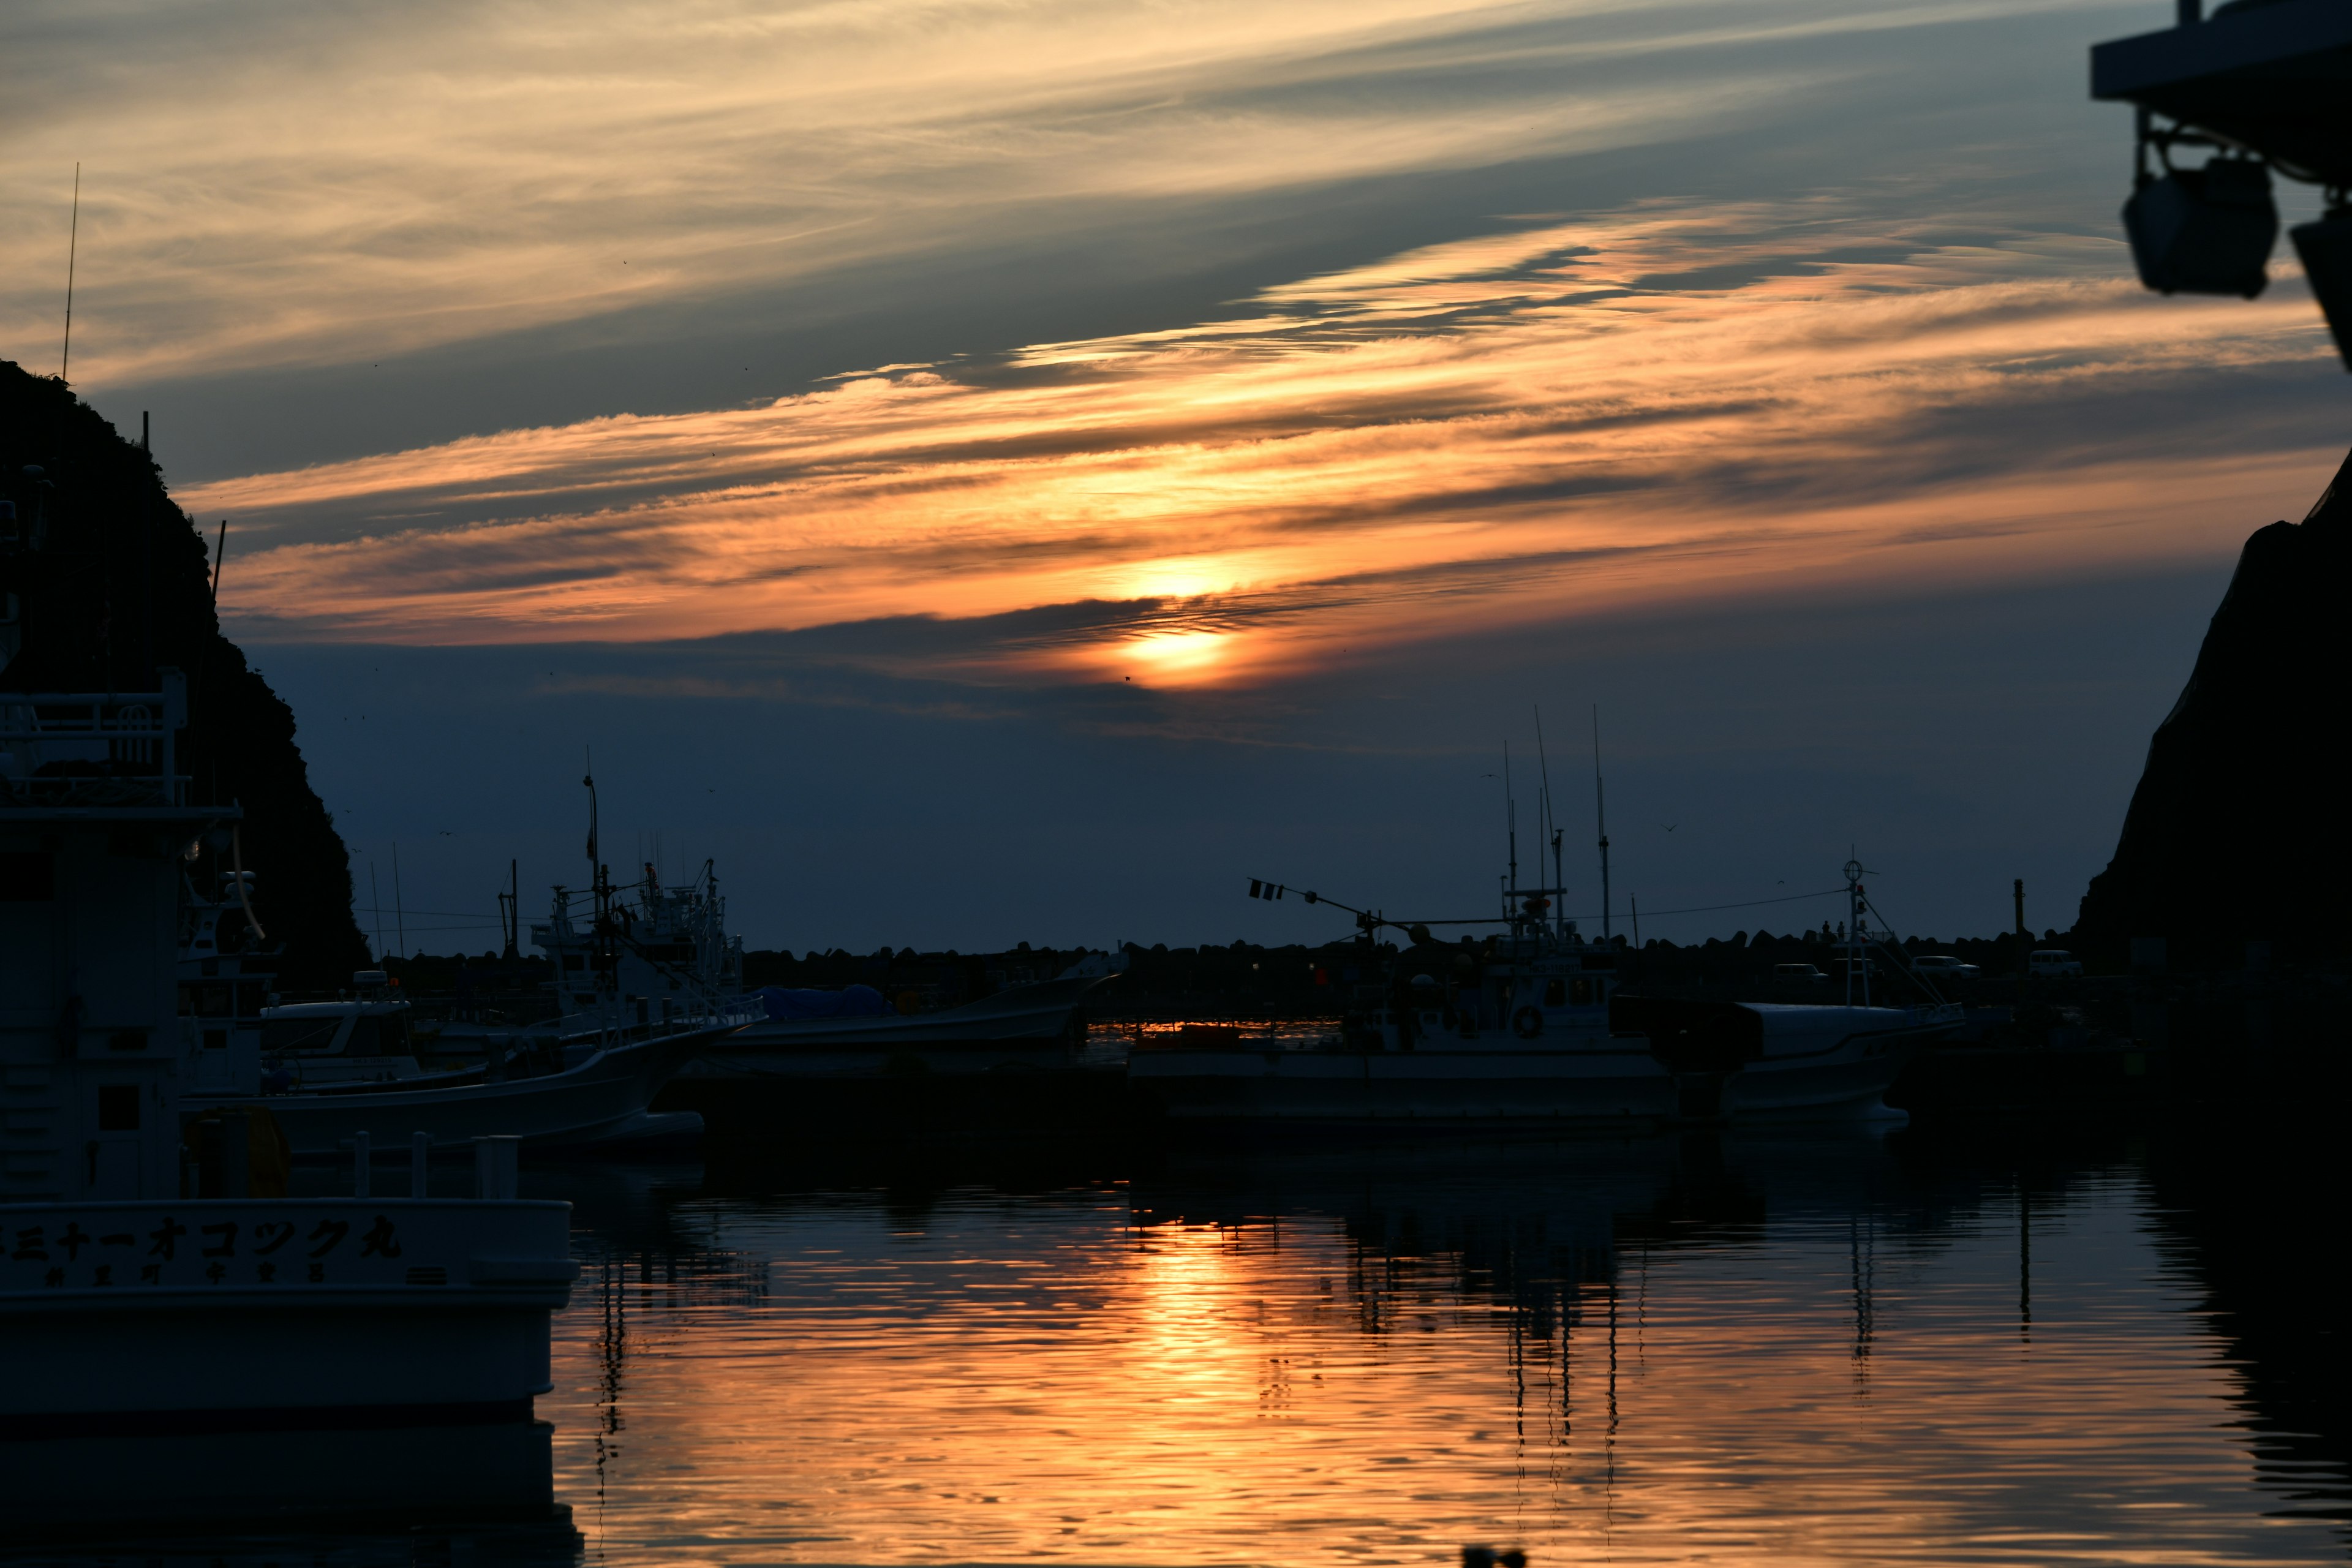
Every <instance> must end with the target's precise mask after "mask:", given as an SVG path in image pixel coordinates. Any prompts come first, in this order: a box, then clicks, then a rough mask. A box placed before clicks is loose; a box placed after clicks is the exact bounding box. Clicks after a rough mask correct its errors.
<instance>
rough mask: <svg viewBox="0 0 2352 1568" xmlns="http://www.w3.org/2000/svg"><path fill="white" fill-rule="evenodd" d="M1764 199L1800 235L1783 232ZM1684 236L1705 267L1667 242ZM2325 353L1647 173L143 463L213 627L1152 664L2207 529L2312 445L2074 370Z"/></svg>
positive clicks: (2265, 491) (2111, 277)
mask: <svg viewBox="0 0 2352 1568" xmlns="http://www.w3.org/2000/svg"><path fill="white" fill-rule="evenodd" d="M1792 226H1799V227H1801V229H1802V230H1803V236H1802V237H1803V240H1804V243H1805V245H1806V247H1808V251H1809V253H1810V254H1811V255H1814V256H1817V257H1822V258H1824V259H1820V260H1815V261H1807V262H1802V263H1792V262H1790V261H1789V260H1788V259H1787V258H1786V257H1785V255H1784V254H1783V253H1784V252H1785V250H1786V247H1787V246H1788V244H1789V240H1788V234H1789V231H1790V229H1791V227H1792ZM1843 253H1854V254H1857V255H1864V257H1865V258H1864V259H1856V260H1852V261H1846V260H1840V259H1838V258H1839V256H1840V255H1841V254H1843ZM1889 255H1895V256H1898V257H1899V259H1886V257H1887V256H1889ZM1702 266H1703V267H1706V268H1710V269H1713V270H1714V271H1715V272H1718V273H1725V274H1727V275H1738V274H1742V272H1743V269H1745V275H1744V276H1733V277H1732V278H1731V280H1729V281H1727V282H1724V283H1722V284H1721V285H1720V286H1715V287H1684V286H1676V285H1674V284H1673V283H1672V281H1671V278H1672V275H1675V274H1677V273H1684V272H1687V271H1688V270H1690V269H1692V268H1696V267H1702ZM1661 278H1665V279H1669V281H1668V282H1667V283H1666V284H1664V285H1661V284H1660V283H1659V282H1657V281H1655V280H1656V279H1661ZM2282 294H2285V295H2288V296H2289V297H2284V298H2283V297H2280V296H2281V295H2282ZM2331 352H2332V351H2331V350H2330V348H2329V346H2328V344H2327V342H2326V336H2325V332H2324V330H2323V329H2322V328H2321V326H2320V324H2319V322H2318V320H2317V317H2316V313H2315V311H2313V310H2311V309H2310V306H2309V304H2308V302H2307V300H2302V299H2300V298H2295V297H2292V293H2291V291H2288V290H2280V291H2278V292H2276V293H2274V294H2273V296H2272V297H2270V298H2267V299H2265V300H2262V301H2260V302H2257V303H2252V304H2248V303H2246V302H2243V301H2239V300H2210V301H2201V302H2196V301H2188V300H2169V301H2166V300H2155V299H2153V298H2151V297H2147V296H2145V295H2143V294H2142V293H2141V292H2140V291H2139V290H2138V289H2137V284H2135V283H2133V282H2132V281H2130V280H2129V279H2128V278H2127V276H2126V275H2125V272H2124V269H2123V258H2122V255H2121V247H2120V246H2119V245H2117V244H2116V243H2113V242H2109V241H2105V240H2089V239H2084V238H2080V237H2070V236H2063V235H2046V234H2042V235H2037V234H2029V233H2018V234H2011V235H2009V236H2006V237H2000V238H1998V239H1996V240H1994V241H1992V242H1990V243H1988V242H1984V241H1981V240H1979V241H1978V242H1976V243H1970V244H1956V243H1949V242H1942V241H1938V240H1937V238H1936V237H1934V236H1932V235H1926V234H1917V235H1913V234H1906V233H1903V232H1901V231H1895V232H1892V233H1890V232H1887V231H1885V230H1884V229H1879V228H1874V227H1872V226H1869V225H1867V224H1865V223H1864V221H1863V220H1862V219H1860V218H1859V217H1855V216H1852V215H1850V214H1849V213H1847V212H1845V211H1843V210H1842V209H1841V208H1840V207H1838V206H1837V205H1836V204H1832V203H1826V202H1824V203H1822V204H1818V205H1815V206H1812V207H1807V208H1804V209H1801V210H1799V211H1797V212H1794V213H1791V212H1790V211H1788V210H1778V209H1767V208H1762V207H1758V208H1753V209H1726V208H1722V207H1714V208H1709V209H1706V210H1705V211H1694V210H1689V209H1685V208H1679V207H1672V206H1665V205H1654V206H1644V207H1639V208H1635V209H1633V210H1631V211H1629V212H1626V213H1623V214H1621V215H1618V216H1616V217H1614V218H1612V219H1608V220H1604V221H1596V222H1591V223H1577V224H1554V225H1549V226H1536V227H1530V228H1528V229H1525V230H1523V231H1520V232H1516V233H1512V234H1508V235H1503V236H1496V237H1485V238H1480V239H1475V240H1469V241H1464V242H1461V243H1458V244H1453V245H1446V246H1440V247H1432V248H1429V249H1425V250H1421V251H1417V252H1413V253H1411V254H1408V255H1404V256H1400V257H1395V258H1388V259H1386V260H1383V261H1381V262H1379V263H1377V264H1374V265H1372V266H1369V267H1366V268H1361V269H1358V270H1353V271H1349V272H1343V273H1339V274H1334V275H1330V276H1326V277H1321V278H1316V279H1306V280H1302V281H1300V282H1298V283H1297V284H1294V285H1289V286H1286V287H1283V288H1278V289H1271V290H1268V291H1267V292H1266V293H1265V294H1264V295H1263V296H1261V297H1259V298H1258V299H1255V300H1252V301H1249V308H1248V309H1247V310H1245V311H1244V312H1242V313H1240V314H1237V315H1235V316H1234V318H1232V319H1230V320H1225V321H1211V322H1205V323H1202V324H1200V325H1198V326H1195V327H1192V328H1189V329H1183V330H1173V331H1155V332H1150V333H1144V334H1138V335H1135V336H1131V337H1118V338H1110V339H1102V340H1094V341H1088V342H1067V343H1054V344H1044V345H1038V346H1035V347H1034V348H1031V349H1028V350H1026V351H1024V352H1022V353H1019V354H1016V355H1014V356H1013V357H1012V358H1011V360H1010V361H1009V363H1005V364H1003V365H1000V366H995V367H988V368H987V369H986V370H985V371H984V372H983V371H982V370H981V369H978V368H975V369H973V370H970V371H963V372H959V371H957V370H956V369H954V368H953V367H945V368H933V369H918V370H906V371H899V372H897V373H894V374H876V375H871V376H865V377H860V378H856V379H852V380H849V381H846V382H845V383H843V384H840V385H838V386H835V387H834V388H831V389H828V390H825V391H822V392H818V393H814V394H811V395H804V396H798V397H791V398H785V399H782V400H779V401H777V402H774V403H772V404H766V405H758V406H753V407H745V408H735V409H727V410H719V411H714V412H709V413H700V414H688V415H678V416H659V417H635V416H619V417H614V418H608V419H599V420H594V421H590V422H587V423H584V424H581V425H576V426H564V427H560V428H551V429H537V430H520V431H509V432H505V433H501V434H499V435H495V436H486V437H477V438H473V439H468V440H464V441H457V442H453V443H450V444H448V445H446V446H442V447H432V448H428V449H425V450H418V451H410V452H399V453H391V454H386V455H383V456H381V457H374V458H363V459H360V460H356V461H352V462H345V463H339V464H332V465H326V466H321V467H319V468H304V469H299V470H294V471H289V472H284V473H275V474H262V475H255V476H251V477H248V478H243V479H233V480H226V481H222V482H218V483H215V484H211V485H206V486H204V487H201V488H199V489H194V490H193V491H189V492H186V493H184V495H183V497H182V499H183V500H184V502H185V503H186V504H188V505H190V506H191V507H193V508H194V510H198V511H199V512H204V513H216V512H226V513H229V514H232V515H234V516H235V517H236V519H237V520H238V528H239V530H240V531H241V532H243V533H244V534H245V536H246V537H247V538H248V539H251V538H254V537H255V536H256V535H258V536H259V539H260V540H261V541H262V542H264V545H265V547H264V548H263V549H262V550H261V551H260V552H258V553H256V554H251V555H247V556H245V557H243V558H242V559H241V560H240V561H239V563H238V566H237V570H236V571H235V572H232V573H231V574H229V582H228V587H227V592H226V598H227V602H228V605H229V607H230V609H231V610H232V612H233V613H234V614H235V615H236V616H238V617H239V618H240V620H241V621H243V622H244V623H245V625H246V626H247V635H272V634H273V633H274V634H275V635H283V636H302V637H350V638H365V639H389V640H400V641H508V640H530V639H553V638H578V637H608V638H625V639H626V638H653V637H691V636H698V635H705V634H710V633H718V632H727V631H742V630H751V629H771V628H790V627H805V626H818V625H824V624H829V623H835V622H841V621H850V620H859V619H866V618H872V617H877V616H901V615H908V614H918V615H935V616H982V615H992V614H999V613H1003V612H1006V611H1012V610H1018V609H1023V608H1027V607H1031V606H1036V605H1052V604H1062V603H1070V602H1075V601H1082V600H1090V599H1091V600H1142V599H1149V600H1155V601H1159V602H1160V604H1161V608H1160V610H1159V611H1157V612H1155V613H1154V618H1152V619H1151V620H1150V621H1149V622H1148V623H1145V624H1139V625H1138V626H1136V627H1135V628H1133V629H1132V630H1131V631H1129V632H1127V633H1122V634H1119V635H1117V636H1110V637H1094V638H1093V639H1092V640H1085V641H1081V642H1080V643H1078V644H1076V646H1052V647H1031V648H1028V649H1024V650H1019V651H1018V652H1017V653H1014V652H1008V653H1007V654H1006V655H1005V656H1004V658H1003V660H1002V661H1000V662H999V664H998V665H997V666H996V667H995V668H996V671H997V673H999V674H1014V675H1018V676H1019V677H1021V678H1023V679H1034V678H1037V677H1040V676H1045V677H1046V678H1053V677H1054V672H1055V671H1057V670H1058V671H1061V672H1063V675H1064V676H1065V677H1066V678H1072V679H1098V678H1100V677H1101V676H1102V674H1103V673H1104V672H1106V671H1108V672H1111V673H1113V674H1114V675H1117V676H1126V677H1131V678H1132V679H1138V680H1148V681H1156V682H1162V683H1171V684H1182V683H1189V682H1196V681H1202V680H1212V679H1251V678H1254V677H1256V676H1262V675H1264V674H1266V673H1269V672H1272V671H1275V670H1278V669H1279V668H1284V667H1285V666H1286V665H1288V664H1291V663H1295V662H1297V661H1298V660H1301V659H1320V658H1328V657H1334V656H1336V655H1337V654H1338V652H1339V649H1341V648H1344V647H1349V646H1350V645H1351V644H1353V643H1354V642H1356V641H1358V640H1360V639H1363V638H1371V639H1374V640H1376V641H1381V642H1394V641H1397V640H1400V639H1410V638H1416V637H1437V636H1443V635H1444V634H1445V633H1446V632H1447V631H1448V630H1449V629H1455V628H1461V627H1465V626H1477V627H1481V628H1487V627H1492V626H1495V625H1496V624H1507V623H1508V622H1509V621H1510V620H1512V619H1515V618H1537V617H1542V616H1556V615H1559V614H1562V613H1567V612H1572V611H1574V610H1576V609H1578V608H1580V607H1589V606H1600V605H1616V604H1625V603H1629V602H1639V601H1643V600H1654V599H1662V598H1687V597H1691V596H1694V595H1711V594H1723V593H1753V592H1757V591H1763V590H1769V589H1770V588H1772V587H1774V586H1776V585H1788V584H1797V583H1803V584H1810V585H1812V586H1816V587H1818V586H1820V585H1822V584H1824V583H1827V582H1834V581H1845V580H1852V581H1853V582H1856V583H1857V584H1860V583H1865V582H1869V581H1873V580H1885V579H1889V578H1906V577H1907V578H1916V577H1919V576H1922V575H1926V574H1939V575H1948V574H1968V575H1971V576H1978V577H1993V576H2000V575H2003V574H2020V573H2024V572H2029V571H2031V572H2042V571H2048V570H2052V569H2081V568H2095V567H2096V566H2098V565H2099V564H2100V563H2109V562H2114V561H2116V560H2120V559H2125V558H2144V557H2147V556H2150V555H2159V556H2160V555H2179V554H2182V553H2193V552H2204V551H2210V550H2212V549H2215V548H2217V547H2219V543H2220V542H2221V541H2223V540H2225V539H2227V538H2229V537H2231V536H2232V535H2234V534H2236V533H2239V532H2242V531H2243V529H2244V527H2245V526H2246V525H2247V524H2248V523H2249V522H2259V521H2265V520H2266V519H2267V517H2268V516H2270V515H2273V514H2274V512H2275V510H2280V509H2283V508H2284V506H2285V505H2287V504H2289V500H2290V499H2291V498H2293V497H2294V496H2298V495H2302V494H2304V493H2305V492H2307V491H2309V490H2310V489H2313V488H2314V486H2313V480H2312V475H2314V474H2315V473H2318V472H2320V471H2321V470H2322V469H2323V468H2324V467H2325V466H2326V463H2328V462H2330V461H2332V458H2329V457H2328V456H2327V455H2326V449H2325V448H2324V447H2322V445H2321V444H2320V442H2319V441H2317V440H2311V441H2309V442H2307V443H2306V444H2305V446H2304V447H2295V445H2294V441H2293V440H2292V439H2288V440H2287V443H2286V444H2287V445H2288V446H2289V447H2290V448H2291V450H2290V451H2289V452H2288V453H2287V454H2286V455H2285V457H2284V460H2282V457H2281V454H2279V453H2278V452H2275V451H2273V452H2270V453H2267V454H2266V453H2264V452H2263V451H2261V450H2260V449H2259V448H2258V447H2257V448H2252V449H2250V448H2249V446H2248V444H2247V443H2246V442H2245V441H2244V440H2243V439H2242V438H2240V437H2242V432H2235V433H2232V431H2231V429H2229V428H2227V427H2221V426H2217V427H2216V428H2215V430H2214V431H2213V432H2211V433H2209V434H2206V435H2204V436H2203V437H2200V436H2199V435H2198V434H2197V432H2196V429H2195V427H2194V426H2189V425H2186V424H2184V426H2183V427H2182V429H2181V430H2180V431H2179V432H2177V433H2176V434H2177V436H2178V438H2176V439H2173V440H2170V441H2168V443H2167V447H2166V449H2165V450H2164V451H2163V452H2162V453H2161V454H2159V455H2157V456H2154V457H2151V456H2150V455H2149V451H2148V447H2149V445H2150V443H2149V441H2148V440H2147V432H2146V431H2145V430H2144V429H2142V428H2141V427H2139V426H2137V425H2135V424H2132V423H2130V422H2129V421H2121V422H2119V421H2118V418H2117V416H2116V415H2115V414H2113V413H2112V412H2108V411H2107V410H2108V408H2109V406H2110V405H2113V404H2114V403H2115V402H2116V400H2117V399H2120V398H2127V397H2128V396H2130V395H2134V394H2136V393H2145V392H2147V391H2150V390H2161V389H2166V388H2170V387H2175V386H2177V385H2179V384H2185V383H2188V382H2191V381H2193V380H2194V379H2195V378H2198V377H2205V376H2210V375H2211V374H2214V372H2215V371H2216V369H2217V367H2218V368H2224V369H2236V370H2242V371H2246V372H2250V373H2251V372H2258V371H2262V370H2264V369H2266V368H2267V369H2271V370H2280V369H2292V368H2294V367H2295V366H2297V365H2299V364H2302V363H2320V362H2324V361H2325V359H2326V356H2327V355H2328V354H2329V353H2331ZM2272 444H2273V445H2276V444H2277V441H2276V440H2275V439H2274V440H2273V443H2272ZM2273 491H2276V492H2278V494H2279V497H2280V500H2278V502H2277V505H2276V506H2275V507H2273V504H2272V502H2271V501H2270V500H2268V499H2266V498H2267V497H2268V496H2269V495H2270V493H2271V492H2273ZM2249 498H2252V500H2251V501H2250V499H2249ZM2250 505H2251V507H2252V510H2249V508H2250ZM2257 514H2259V515H2257ZM988 673H989V672H988V671H985V670H975V671H974V672H973V674H974V675H975V678H985V677H986V676H987V675H988Z"/></svg>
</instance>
